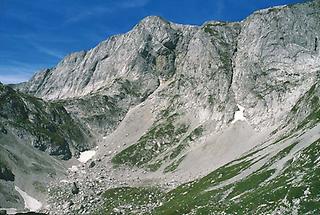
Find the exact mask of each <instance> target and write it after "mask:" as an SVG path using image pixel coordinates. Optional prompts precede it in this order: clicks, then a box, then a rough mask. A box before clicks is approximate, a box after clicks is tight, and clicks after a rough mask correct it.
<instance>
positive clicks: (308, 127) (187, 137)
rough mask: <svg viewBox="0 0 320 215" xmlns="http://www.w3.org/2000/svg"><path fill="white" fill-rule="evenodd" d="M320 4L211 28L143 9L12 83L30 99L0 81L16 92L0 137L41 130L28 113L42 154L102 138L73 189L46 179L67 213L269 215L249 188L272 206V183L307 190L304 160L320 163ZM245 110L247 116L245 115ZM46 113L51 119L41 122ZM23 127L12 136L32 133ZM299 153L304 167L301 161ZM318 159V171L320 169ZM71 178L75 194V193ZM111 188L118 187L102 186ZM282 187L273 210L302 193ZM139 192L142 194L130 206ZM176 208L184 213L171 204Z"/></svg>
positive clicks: (3, 108) (1, 109)
mask: <svg viewBox="0 0 320 215" xmlns="http://www.w3.org/2000/svg"><path fill="white" fill-rule="evenodd" d="M319 8H320V3H319V1H311V2H307V3H304V4H297V5H290V6H283V7H275V8H270V9H265V10H261V11H257V12H255V13H253V14H252V15H251V16H249V17H248V18H246V19H245V20H243V21H241V22H234V23H225V22H214V21H209V22H206V23H204V24H203V25H202V26H188V25H179V24H174V23H171V22H168V21H166V20H164V19H162V18H160V17H154V16H151V17H146V18H145V19H143V20H142V21H141V22H140V23H139V24H137V25H136V26H135V27H134V28H133V29H132V30H131V31H130V32H128V33H126V34H123V35H118V36H113V37H111V38H109V39H108V40H106V41H103V42H101V43H100V44H99V45H98V46H97V47H95V48H93V49H91V50H89V51H81V52H77V53H73V54H71V55H69V56H67V57H65V58H64V59H63V60H62V61H61V62H60V63H59V64H58V65H57V66H56V67H54V68H50V69H46V70H44V71H41V72H39V73H37V74H35V76H34V77H33V78H32V79H31V80H30V81H28V82H26V83H23V84H19V85H16V86H13V87H14V88H15V89H17V90H19V91H22V92H24V93H27V94H29V95H31V96H27V95H25V94H22V93H18V92H15V91H13V90H12V89H10V88H4V87H3V86H2V88H1V89H3V90H2V91H3V92H4V93H5V94H6V95H12V96H10V97H8V96H6V97H3V99H4V98H6V100H5V101H6V102H5V103H3V104H5V105H2V103H0V114H1V115H0V116H2V118H1V119H2V121H0V122H3V123H2V124H0V132H1V133H0V134H1V135H7V133H8V132H9V134H11V133H12V132H14V131H21V130H22V131H23V132H30V131H29V130H27V128H30V127H31V128H34V127H32V126H30V125H31V124H32V123H30V122H34V121H36V122H37V123H36V124H40V127H36V129H35V130H36V131H41V132H40V134H41V135H40V137H41V138H42V139H41V138H40V137H39V138H38V139H36V138H35V140H33V141H34V142H33V143H34V145H35V146H36V147H38V148H39V149H42V150H44V151H47V148H44V146H43V143H45V144H44V145H45V146H46V147H48V148H49V149H50V150H49V153H50V152H52V151H54V152H55V153H58V154H64V155H65V154H66V155H67V156H69V157H70V153H69V154H68V153H66V152H68V150H69V148H68V147H70V148H73V149H74V150H78V151H79V150H80V151H81V150H82V149H84V148H83V147H88V146H89V144H83V141H82V140H83V139H86V135H85V134H84V133H85V132H83V131H84V130H85V129H84V128H89V129H90V131H91V132H92V133H93V134H94V136H95V137H96V138H97V140H99V143H100V144H99V146H98V148H97V155H96V160H95V161H92V162H91V164H92V165H87V166H86V165H82V166H78V167H79V168H78V167H77V168H78V170H77V171H73V172H72V171H71V172H69V173H70V174H69V175H68V180H66V181H67V182H66V185H61V183H60V182H59V183H57V184H53V185H52V186H51V187H50V189H51V191H50V201H49V202H50V205H51V207H52V208H51V209H52V210H54V212H57V213H58V214H59V213H63V212H65V210H68V211H67V212H68V213H69V214H79V213H82V214H86V213H89V212H92V211H95V210H96V209H97V207H98V206H97V205H101V204H103V202H105V205H103V207H104V208H103V210H104V211H103V212H104V213H124V214H125V213H129V212H131V211H132V210H136V211H138V212H141V213H142V212H143V213H148V212H150V211H151V210H153V209H155V214H174V213H176V212H177V211H178V212H179V213H181V214H182V213H183V214H188V213H190V214H194V213H197V212H199V213H203V214H207V213H209V212H208V211H211V212H212V211H216V212H217V214H220V213H221V214H224V213H226V212H228V213H227V214H229V213H230V214H234V213H239V214H247V213H250V211H246V209H245V208H246V207H249V206H250V207H252V208H251V210H252V211H255V212H256V213H260V212H261V211H264V209H263V207H269V206H268V205H267V206H266V205H265V204H263V202H259V201H255V202H254V204H252V205H251V203H250V204H249V205H246V204H247V203H248V202H252V199H254V200H255V199H259V198H258V197H259V193H255V192H254V191H253V190H259V192H260V191H261V193H262V194H263V195H264V196H265V198H266V199H267V200H268V202H271V201H273V197H272V196H271V197H270V196H269V193H267V192H265V191H266V190H268V189H267V188H268V186H269V185H270V184H272V186H273V187H271V188H272V189H273V191H274V192H276V191H277V185H279V186H282V187H286V185H287V184H290V185H291V184H293V185H296V186H298V184H297V183H295V182H292V181H290V180H291V179H290V178H294V173H293V172H295V170H296V169H297V167H303V168H304V167H306V166H310V165H311V166H312V163H317V162H318V161H319V160H318V159H316V155H317V153H316V151H315V148H316V147H317V145H318V144H319V141H317V140H318V139H319V138H320V136H319V135H320V134H319V125H318V123H319V118H320V116H319V105H320V104H319V96H318V95H319V93H320V92H319V80H320V73H319V71H320V69H319V68H320V51H319V44H318V43H319V38H320V33H319V30H318V29H320V22H319V17H320V9H319ZM32 96H35V97H40V98H41V99H44V100H47V102H46V101H43V100H40V99H36V98H34V97H32ZM0 98H1V97H0ZM9 98H10V99H9ZM13 103H14V104H15V105H12V104H13ZM37 104H39V105H37ZM38 106H40V107H42V108H40V109H39V108H38ZM17 107H18V108H17ZM236 111H238V113H239V112H241V117H240V118H239V119H236V117H235V112H236ZM38 113H39V114H40V115H43V116H44V118H41V119H46V120H39V119H38V118H37V115H38ZM44 113H45V114H44ZM15 116H19V117H18V118H15ZM70 116H72V118H71V117H70ZM10 119H14V120H10ZM18 119H22V122H23V123H22V125H21V126H20V127H19V129H17V127H15V126H16V125H15V124H13V123H12V122H17V121H18V122H19V123H20V122H21V120H20V121H19V120H18ZM39 122H40V123H39ZM44 122H45V123H44ZM10 123H11V124H10ZM65 124H72V125H74V126H72V128H73V129H72V130H66V128H65V127H63V125H65ZM75 124H78V126H77V125H75ZM8 125H10V126H8ZM19 125H20V124H19ZM23 125H28V126H23ZM32 125H33V124H32ZM79 126H80V127H79ZM21 128H22V129H21ZM15 129H16V130H15ZM43 129H44V130H46V131H47V130H48V131H50V130H52V129H53V130H55V131H57V132H58V134H59V136H60V137H63V140H64V141H62V142H60V141H58V142H59V143H61V144H58V145H56V144H54V143H53V142H52V141H51V142H50V140H51V139H50V138H51V136H50V134H47V133H45V135H44V134H43V133H42V131H43ZM74 129H75V130H74ZM23 132H22V134H20V133H17V136H24V134H25V133H23ZM30 133H31V134H33V133H32V132H30ZM81 135H82V136H81ZM37 137H38V136H37ZM79 137H81V138H80V139H78V138H79ZM37 140H38V141H37ZM59 140H62V139H59ZM79 142H81V143H82V144H81V146H80V145H78V144H79ZM85 143H87V142H86V141H85ZM80 147H82V148H80ZM69 151H70V150H69ZM71 151H72V150H71ZM300 153H302V154H303V155H304V156H303V159H304V161H305V163H306V164H308V165H305V164H304V162H299V159H298V158H299V154H300ZM51 154H54V153H51ZM308 156H309V157H310V159H309V160H308V159H307V158H308ZM289 161H292V163H290V162H289ZM93 164H94V165H93ZM90 167H91V168H90ZM113 167H121V168H122V167H123V168H125V169H121V168H118V169H116V170H115V169H114V168H113ZM286 168H287V169H291V170H292V171H291V172H286V173H288V174H285V175H283V177H285V178H282V176H281V174H280V173H281V172H282V171H285V170H286ZM312 168H313V170H314V171H313V172H315V174H312V177H314V178H317V177H318V176H319V174H318V173H317V171H318V170H319V169H318V168H317V167H314V166H312ZM306 169H308V168H306ZM106 170H108V171H106ZM304 170H305V169H304ZM309 170H310V168H309ZM86 171H87V172H86ZM210 172H211V173H210ZM88 173H89V174H88ZM208 173H210V174H209V175H208V176H206V177H204V178H202V179H201V180H198V179H199V177H202V176H205V175H206V174H208ZM304 173H305V174H307V175H308V174H311V172H309V171H307V170H306V171H305V172H304ZM304 173H301V175H300V176H301V177H300V176H299V177H300V178H303V177H304V176H303V174H304ZM126 176H127V178H128V179H126ZM288 176H290V177H288ZM291 176H292V177H291ZM246 177H248V178H246ZM251 177H252V178H251ZM300 178H299V179H297V180H300ZM195 179H197V180H195ZM249 179H250V180H249ZM190 180H195V181H193V182H190V184H187V186H181V187H179V188H178V190H174V191H177V193H176V194H174V196H170V195H171V194H170V193H169V194H168V195H167V194H164V193H161V192H158V191H157V192H155V191H154V190H151V191H149V190H145V189H141V190H140V189H133V190H131V188H128V187H125V188H121V189H119V190H118V189H117V187H123V186H127V185H128V184H129V185H132V186H136V185H137V184H138V185H141V184H142V185H145V184H151V185H159V184H160V185H161V186H164V187H166V188H168V187H169V188H170V189H171V188H173V187H175V186H177V185H179V184H182V183H185V182H188V181H190ZM306 180H307V179H306ZM308 180H309V179H308ZM70 181H75V182H76V183H77V184H79V186H80V187H81V189H80V190H79V189H76V188H77V186H76V185H75V184H73V185H71V184H70ZM269 181H271V182H272V183H269ZM284 181H285V182H284ZM314 181H316V180H314ZM314 181H312V182H310V183H309V182H308V184H304V185H303V187H301V189H306V187H310V189H311V187H313V188H312V192H314V187H316V184H315V183H313V182H314ZM242 182H243V183H245V184H244V185H243V184H242ZM253 182H254V183H253ZM260 182H261V183H260ZM193 184H197V185H196V186H195V187H193ZM266 185H268V186H266ZM70 186H73V188H74V190H75V191H76V190H77V191H76V192H77V195H72V192H70ZM264 186H265V189H264ZM299 186H300V185H299ZM115 187H116V188H115ZM65 188H66V189H65ZM109 188H114V189H111V190H108V191H107V192H106V193H105V195H101V194H102V192H103V190H104V189H105V190H106V189H109ZM179 189H180V190H183V191H184V192H179ZM188 189H191V190H192V192H191V193H190V194H188ZM196 189H199V190H196ZM299 189H300V188H299ZM64 190H67V191H66V192H68V193H66V192H65V191H64ZM123 190H125V191H126V190H129V191H130V192H128V193H129V194H130V195H131V194H132V193H133V194H132V195H133V196H126V195H127V193H126V192H125V191H124V194H123ZM239 190H240V191H239ZM241 190H242V191H243V192H241ZM306 190H308V189H306ZM211 191H214V192H211ZM139 192H141V193H139ZM292 192H293V193H303V192H300V191H299V192H295V191H294V190H293V191H292ZM308 192H309V190H308ZM144 193H148V194H149V196H152V195H153V194H154V193H157V195H158V196H159V198H158V199H157V200H155V201H151V200H152V198H149V199H148V200H146V199H145V195H144ZM173 193H174V192H173ZM207 193H209V194H208V195H207ZM270 193H272V192H270ZM129 194H128V195H129ZM229 194H230V195H229ZM242 194H244V195H243V196H244V197H245V198H247V200H245V201H243V202H242V204H243V205H245V206H244V207H243V208H241V207H237V201H238V199H237V198H238V197H239V196H240V195H242ZM251 194H252V196H251ZM282 194H285V192H284V191H283V192H282V193H281V195H279V196H280V197H279V199H276V202H277V203H275V207H276V209H274V208H273V207H272V206H270V207H269V208H267V209H266V210H265V211H268V212H270V214H273V213H278V212H279V213H281V212H283V211H284V212H287V211H285V209H284V208H285V207H286V206H287V205H288V204H289V206H290V207H291V206H292V205H293V206H294V207H296V205H297V204H300V202H301V201H304V200H305V199H306V198H307V197H303V196H301V195H302V194H301V195H300V196H298V197H297V196H295V197H294V196H291V193H289V194H290V195H289V194H288V195H289V196H290V198H291V197H292V198H291V199H286V195H283V196H282ZM100 195H101V196H113V197H114V199H111V200H110V199H103V197H101V196H100ZM185 195H187V196H188V198H186V199H185V197H184V196H185ZM297 195H298V194H297ZM308 195H309V194H308ZM137 196H140V197H139V198H141V201H137V202H133V203H132V204H131V203H128V201H131V200H132V201H135V200H136V199H137V198H138V197H137ZM141 196H142V197H141ZM175 196H177V198H175ZM136 197H137V198H136ZM211 197H212V198H214V199H212V198H211ZM282 197H283V198H282ZM61 199H63V200H65V201H61ZM194 199H205V201H204V202H194V201H193V200H194ZM315 199H316V198H315ZM315 199H311V200H310V201H311V202H312V201H316V200H315ZM88 200H89V203H88ZM181 200H182V201H181ZM121 201H123V202H121ZM149 201H151V202H149ZM161 201H163V202H161ZM171 201H172V202H173V203H171ZM189 201H190V202H189ZM239 201H240V200H239ZM287 201H291V202H290V203H288V202H287ZM68 202H72V204H68ZM141 202H142V203H141ZM181 202H182V203H181ZM217 202H218V203H219V204H216V203H217ZM51 203H52V204H51ZM140 203H141V204H142V205H138V206H137V207H134V206H135V204H140ZM189 203H190V205H192V206H190V207H189V206H188V204H189ZM198 203H199V204H203V205H198ZM220 203H221V204H220ZM184 204H185V205H184ZM268 204H269V203H268ZM290 204H291V205H290ZM117 205H118V206H119V207H118V206H117ZM161 205H162V206H161ZM253 205H254V206H253ZM129 206H130V207H129ZM173 206H177V208H178V210H177V211H173V210H174V209H175V208H174V207H173ZM220 206H221V208H219V207H220ZM293 206H292V208H293ZM306 207H307V206H306ZM223 208H225V210H224V209H223ZM261 208H262V209H261ZM260 209H261V210H260ZM273 209H274V210H273ZM206 210H208V211H206ZM292 210H293V209H292ZM297 211H299V210H298V209H297ZM302 211H303V212H305V211H304V209H303V210H302ZM95 212H96V211H95ZM103 212H101V213H102V214H103ZM313 212H315V211H313Z"/></svg>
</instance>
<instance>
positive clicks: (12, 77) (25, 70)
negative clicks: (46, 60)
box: [0, 61, 44, 84]
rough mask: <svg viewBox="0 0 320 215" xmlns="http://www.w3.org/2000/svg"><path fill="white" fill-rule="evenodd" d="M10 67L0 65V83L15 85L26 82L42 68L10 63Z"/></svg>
mask: <svg viewBox="0 0 320 215" xmlns="http://www.w3.org/2000/svg"><path fill="white" fill-rule="evenodd" d="M11 63H12V64H10V65H0V82H1V83H4V84H16V83H21V82H25V81H28V80H29V79H30V78H31V77H32V76H33V74H34V73H35V72H36V71H39V70H40V69H42V68H44V66H43V65H29V64H26V63H22V62H15V61H12V62H11Z"/></svg>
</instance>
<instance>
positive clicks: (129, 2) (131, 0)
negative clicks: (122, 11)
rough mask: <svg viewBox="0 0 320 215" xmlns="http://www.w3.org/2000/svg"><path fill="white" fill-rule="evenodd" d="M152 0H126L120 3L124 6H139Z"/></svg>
mask: <svg viewBox="0 0 320 215" xmlns="http://www.w3.org/2000/svg"><path fill="white" fill-rule="evenodd" d="M149 1H150V0H126V1H123V2H121V3H120V7H122V8H137V7H144V6H145V5H147V4H148V3H149Z"/></svg>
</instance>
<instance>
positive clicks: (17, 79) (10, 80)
mask: <svg viewBox="0 0 320 215" xmlns="http://www.w3.org/2000/svg"><path fill="white" fill-rule="evenodd" d="M30 78H31V74H14V75H0V82H1V83H3V84H17V83H21V82H25V81H28V80H29V79H30Z"/></svg>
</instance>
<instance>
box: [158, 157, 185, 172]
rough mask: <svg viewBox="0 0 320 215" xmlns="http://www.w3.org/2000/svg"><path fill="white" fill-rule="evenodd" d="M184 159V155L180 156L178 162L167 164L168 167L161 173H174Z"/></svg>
mask: <svg viewBox="0 0 320 215" xmlns="http://www.w3.org/2000/svg"><path fill="white" fill-rule="evenodd" d="M184 158H185V155H184V156H182V157H181V158H179V159H178V160H175V161H173V162H171V164H169V165H168V166H166V168H164V170H163V172H164V173H167V172H173V171H175V170H176V169H177V168H178V166H179V165H180V163H181V162H182V161H183V159H184Z"/></svg>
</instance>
